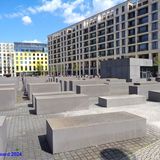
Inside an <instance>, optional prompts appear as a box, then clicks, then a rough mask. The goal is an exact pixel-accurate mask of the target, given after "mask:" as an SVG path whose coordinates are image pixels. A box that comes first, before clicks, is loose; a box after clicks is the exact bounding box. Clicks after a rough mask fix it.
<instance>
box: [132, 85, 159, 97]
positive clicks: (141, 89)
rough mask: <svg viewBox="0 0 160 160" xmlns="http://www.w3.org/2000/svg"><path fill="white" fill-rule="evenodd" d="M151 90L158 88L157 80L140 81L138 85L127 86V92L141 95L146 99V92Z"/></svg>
mask: <svg viewBox="0 0 160 160" xmlns="http://www.w3.org/2000/svg"><path fill="white" fill-rule="evenodd" d="M151 90H160V84H159V83H158V82H157V83H156V82H151V83H140V85H134V86H129V94H138V95H143V96H145V97H146V99H148V92H149V91H151Z"/></svg>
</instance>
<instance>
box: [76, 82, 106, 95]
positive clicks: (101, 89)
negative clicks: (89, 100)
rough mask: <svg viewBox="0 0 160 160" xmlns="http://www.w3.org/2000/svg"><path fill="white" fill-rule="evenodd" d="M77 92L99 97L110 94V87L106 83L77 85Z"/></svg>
mask: <svg viewBox="0 0 160 160" xmlns="http://www.w3.org/2000/svg"><path fill="white" fill-rule="evenodd" d="M76 93H77V94H86V95H88V96H90V97H97V96H100V95H101V96H103V95H108V94H109V88H108V86H107V85H105V84H88V85H77V88H76Z"/></svg>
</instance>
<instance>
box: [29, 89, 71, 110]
mask: <svg viewBox="0 0 160 160" xmlns="http://www.w3.org/2000/svg"><path fill="white" fill-rule="evenodd" d="M67 94H74V92H72V91H66V92H44V93H33V94H32V105H33V107H35V98H36V97H39V96H54V95H67Z"/></svg>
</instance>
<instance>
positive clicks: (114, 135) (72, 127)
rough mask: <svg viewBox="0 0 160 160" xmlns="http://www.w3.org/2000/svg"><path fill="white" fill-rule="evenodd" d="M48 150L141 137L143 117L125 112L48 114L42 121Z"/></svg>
mask: <svg viewBox="0 0 160 160" xmlns="http://www.w3.org/2000/svg"><path fill="white" fill-rule="evenodd" d="M46 125H47V126H46V129H47V135H46V136H47V141H48V143H49V146H50V148H51V151H52V153H59V152H66V151H71V150H76V149H80V148H84V147H88V146H93V145H100V144H104V143H109V142H115V141H122V140H127V139H132V138H138V137H143V136H145V134H146V119H144V118H142V117H139V116H137V115H133V114H130V113H127V112H114V113H105V114H97V115H82V116H74V117H65V118H52V119H48V120H47V121H46Z"/></svg>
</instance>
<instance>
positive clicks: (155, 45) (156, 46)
mask: <svg viewBox="0 0 160 160" xmlns="http://www.w3.org/2000/svg"><path fill="white" fill-rule="evenodd" d="M152 49H158V42H157V41H156V42H152Z"/></svg>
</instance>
